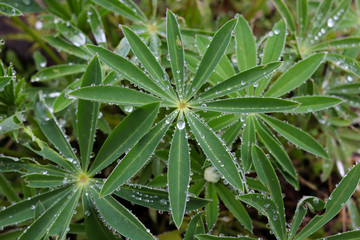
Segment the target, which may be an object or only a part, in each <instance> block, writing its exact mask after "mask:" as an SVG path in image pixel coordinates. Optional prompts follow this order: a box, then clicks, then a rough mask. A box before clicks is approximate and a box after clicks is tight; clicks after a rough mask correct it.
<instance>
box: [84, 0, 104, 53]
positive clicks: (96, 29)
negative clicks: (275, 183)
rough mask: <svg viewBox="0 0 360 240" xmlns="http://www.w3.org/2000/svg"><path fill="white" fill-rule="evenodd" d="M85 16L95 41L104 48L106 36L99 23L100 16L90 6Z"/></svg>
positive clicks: (100, 22)
mask: <svg viewBox="0 0 360 240" xmlns="http://www.w3.org/2000/svg"><path fill="white" fill-rule="evenodd" d="M87 16H88V20H89V25H90V28H91V31H92V34H93V36H94V38H95V41H96V42H97V44H99V45H100V46H102V47H104V48H106V36H105V30H104V25H103V23H102V21H101V16H100V14H99V12H98V10H97V9H96V8H95V7H93V6H90V8H89V10H88V12H87Z"/></svg>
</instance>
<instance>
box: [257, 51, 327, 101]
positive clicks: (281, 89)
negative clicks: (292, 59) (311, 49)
mask: <svg viewBox="0 0 360 240" xmlns="http://www.w3.org/2000/svg"><path fill="white" fill-rule="evenodd" d="M325 56H326V55H325V53H316V54H313V55H311V56H310V57H307V58H306V59H304V60H302V61H300V62H298V63H297V64H295V65H294V66H292V67H291V68H290V69H289V70H287V71H286V72H285V73H284V74H283V75H281V77H279V78H278V79H277V80H276V81H275V83H274V84H273V85H271V87H270V89H269V90H268V91H267V92H266V93H265V95H264V96H265V97H280V96H282V95H284V94H285V93H287V92H290V91H291V90H293V89H295V88H296V87H298V86H300V85H301V84H302V83H304V82H305V81H306V80H308V79H309V78H310V77H311V75H313V73H314V72H315V71H316V69H318V67H319V66H320V64H321V62H322V61H323V60H324V58H325Z"/></svg>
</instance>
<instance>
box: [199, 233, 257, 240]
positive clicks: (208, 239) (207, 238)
mask: <svg viewBox="0 0 360 240" xmlns="http://www.w3.org/2000/svg"><path fill="white" fill-rule="evenodd" d="M195 237H196V239H199V240H256V238H252V237H224V236H212V235H209V234H197V235H195Z"/></svg>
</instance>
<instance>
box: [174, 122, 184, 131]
mask: <svg viewBox="0 0 360 240" xmlns="http://www.w3.org/2000/svg"><path fill="white" fill-rule="evenodd" d="M176 127H177V128H178V129H179V130H183V129H184V128H185V122H184V121H183V120H180V121H178V122H177V124H176Z"/></svg>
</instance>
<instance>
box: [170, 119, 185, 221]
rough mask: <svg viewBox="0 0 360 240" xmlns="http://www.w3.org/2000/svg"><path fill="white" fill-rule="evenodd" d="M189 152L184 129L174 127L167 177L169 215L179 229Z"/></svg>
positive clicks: (183, 203) (183, 204)
mask: <svg viewBox="0 0 360 240" xmlns="http://www.w3.org/2000/svg"><path fill="white" fill-rule="evenodd" d="M179 121H182V120H179ZM189 151H190V150H189V147H188V141H187V138H186V131H185V128H183V129H179V128H178V127H176V129H175V133H174V136H173V139H172V142H171V147H170V153H169V166H168V174H167V176H168V186H169V187H168V190H169V200H170V206H171V215H172V217H173V220H174V222H175V225H176V226H177V228H180V225H181V223H182V220H183V217H184V213H185V207H186V198H187V195H188V187H189V182H190V155H189Z"/></svg>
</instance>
